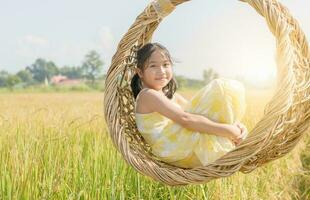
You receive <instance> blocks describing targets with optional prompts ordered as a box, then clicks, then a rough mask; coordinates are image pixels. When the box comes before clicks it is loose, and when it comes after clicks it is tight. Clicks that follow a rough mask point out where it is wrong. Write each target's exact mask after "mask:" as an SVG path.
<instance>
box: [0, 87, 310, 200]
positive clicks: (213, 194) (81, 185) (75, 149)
mask: <svg viewBox="0 0 310 200" xmlns="http://www.w3.org/2000/svg"><path fill="white" fill-rule="evenodd" d="M180 93H181V94H183V95H184V96H185V97H187V98H189V97H190V96H191V95H192V94H193V93H194V91H183V92H182V91H181V92H180ZM270 95H271V94H270V93H266V94H264V93H262V92H255V91H254V92H251V93H249V94H248V102H249V105H248V110H247V114H246V117H245V118H244V121H243V122H244V123H245V124H246V125H247V127H248V130H251V129H252V128H253V127H254V125H255V122H257V121H258V120H259V118H260V117H261V116H262V113H263V108H264V104H265V103H266V102H267V100H268V99H269V98H270V97H271V96H270ZM102 105H103V93H99V92H91V93H84V92H83V93H12V94H11V93H5V94H0V110H1V113H0V199H178V200H179V199H224V200H225V199H227V200H228V199H229V200H231V199H268V200H269V199H307V198H308V199H309V198H310V195H309V193H310V190H309V188H310V174H309V169H310V137H309V134H307V135H305V137H303V140H302V141H301V142H300V143H299V144H298V145H297V147H296V148H295V149H294V150H293V151H292V152H291V153H289V154H288V155H286V156H285V157H283V158H281V159H278V160H276V161H273V162H271V163H269V164H267V165H265V166H263V167H261V168H259V169H257V170H255V171H253V172H252V173H250V174H242V173H236V174H234V175H233V176H231V177H228V178H222V179H217V180H214V181H211V182H209V183H207V184H200V185H189V186H181V187H169V186H166V185H163V184H161V183H158V182H155V181H153V180H152V179H151V178H149V177H145V176H142V175H141V174H139V173H137V172H136V171H135V170H133V168H131V167H130V166H128V165H127V164H126V163H125V161H124V160H123V159H122V157H121V155H120V153H118V152H117V151H116V149H115V148H114V146H113V144H112V142H111V139H110V137H109V136H108V132H107V128H106V125H105V121H104V116H103V107H102Z"/></svg>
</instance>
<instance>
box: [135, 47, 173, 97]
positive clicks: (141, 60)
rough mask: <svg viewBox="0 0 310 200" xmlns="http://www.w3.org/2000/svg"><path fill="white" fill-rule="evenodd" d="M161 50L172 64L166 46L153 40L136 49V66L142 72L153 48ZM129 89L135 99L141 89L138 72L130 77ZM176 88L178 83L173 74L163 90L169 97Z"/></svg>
mask: <svg viewBox="0 0 310 200" xmlns="http://www.w3.org/2000/svg"><path fill="white" fill-rule="evenodd" d="M157 49H159V50H161V51H162V52H164V54H165V55H166V57H167V58H168V60H169V61H170V63H171V65H173V64H174V63H173V60H172V58H171V56H170V53H169V51H168V50H167V48H166V47H164V46H163V45H161V44H159V43H157V42H155V43H146V44H145V45H144V46H142V47H141V48H140V49H139V50H138V51H137V57H136V60H137V68H139V69H140V70H142V72H143V71H144V68H145V63H146V61H147V60H148V59H149V58H150V56H151V55H152V53H153V52H154V51H155V50H157ZM130 86H131V90H132V92H133V95H134V98H135V99H136V97H137V95H138V94H139V92H140V91H141V89H142V82H141V79H140V77H139V75H138V73H136V74H135V75H134V76H133V77H132V79H131V83H130ZM177 88H178V84H177V81H176V79H175V77H174V75H173V76H172V79H171V80H170V81H169V83H168V84H167V85H166V86H165V87H164V88H163V92H164V94H165V95H166V96H167V97H168V98H169V99H171V98H172V97H173V94H174V93H175V91H176V90H177Z"/></svg>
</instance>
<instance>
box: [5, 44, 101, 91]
mask: <svg viewBox="0 0 310 200" xmlns="http://www.w3.org/2000/svg"><path fill="white" fill-rule="evenodd" d="M103 65H104V62H103V61H102V60H101V58H100V55H99V54H98V53H97V52H96V51H94V50H92V51H90V52H88V53H87V54H86V55H85V57H84V60H83V62H82V64H81V66H63V67H58V66H57V65H56V64H55V63H54V62H53V61H47V60H45V59H43V58H38V59H36V60H35V62H34V63H33V64H31V65H30V66H27V67H25V69H23V70H20V71H18V72H17V73H16V74H10V73H8V72H7V71H4V70H2V71H0V87H8V88H10V89H12V88H13V87H14V86H15V85H17V84H21V85H23V86H30V85H37V84H44V83H45V84H48V83H49V82H50V80H51V78H52V77H53V76H55V75H63V76H66V77H68V78H70V79H84V80H86V81H88V82H89V83H90V84H91V85H92V84H94V83H95V81H96V80H97V79H100V78H102V77H103V75H102V74H101V71H102V67H103Z"/></svg>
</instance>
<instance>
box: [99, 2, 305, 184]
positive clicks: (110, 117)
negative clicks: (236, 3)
mask: <svg viewBox="0 0 310 200" xmlns="http://www.w3.org/2000/svg"><path fill="white" fill-rule="evenodd" d="M186 1H188V0H171V1H169V0H157V1H153V2H151V3H150V4H149V5H148V6H147V7H146V8H145V10H144V11H143V12H142V13H141V14H140V15H139V16H138V17H137V18H136V21H135V22H134V24H133V25H132V26H131V27H130V28H129V30H128V32H127V33H126V34H125V35H124V36H123V38H122V40H121V41H120V43H119V45H118V48H117V52H116V53H115V55H114V56H113V58H112V62H111V66H110V68H109V70H108V73H107V77H106V82H105V94H104V115H105V120H106V122H107V126H108V128H109V134H110V136H111V138H112V141H113V144H114V146H115V147H116V148H117V149H118V151H119V152H120V153H121V154H122V156H123V158H124V159H125V160H126V162H127V163H128V164H129V165H131V166H132V167H134V169H136V170H137V171H138V172H139V173H141V174H143V175H146V176H149V177H151V178H153V179H154V180H157V181H160V182H162V183H165V184H167V185H171V186H175V185H187V184H198V183H206V182H208V181H210V180H213V179H217V178H221V177H227V176H230V175H232V174H233V173H235V172H237V171H241V172H243V173H249V172H251V171H253V170H254V169H256V168H258V167H260V166H261V165H263V164H265V163H268V162H270V161H272V160H275V159H278V158H280V157H282V156H284V155H285V154H287V153H288V152H290V151H291V150H292V149H293V148H294V147H295V145H296V144H297V143H298V141H299V140H300V139H301V138H302V135H303V133H305V132H306V130H307V128H308V127H309V122H310V101H309V100H310V73H309V72H310V53H309V49H308V43H307V40H306V37H305V35H304V33H303V31H302V30H301V29H300V27H299V25H298V22H297V21H296V20H295V19H294V18H293V17H292V16H291V15H290V13H289V11H288V10H287V8H285V7H284V6H283V5H281V3H280V2H278V1H276V0H240V1H242V2H247V3H248V4H249V5H251V6H252V7H253V8H255V10H256V11H257V12H258V13H259V14H260V15H262V16H263V17H265V19H266V22H267V24H268V27H269V29H270V31H271V32H272V34H273V35H274V36H275V38H276V47H277V48H276V63H277V72H278V76H277V77H278V78H277V87H276V90H275V94H274V96H273V97H272V99H271V101H270V102H268V104H267V105H266V107H265V109H264V115H263V117H262V118H261V119H260V121H259V122H258V123H257V124H256V125H255V127H254V128H253V129H252V130H251V132H250V133H249V136H248V137H247V138H246V139H245V140H244V141H243V142H242V143H241V144H240V146H237V148H236V149H234V150H232V151H230V152H229V153H227V154H226V155H224V156H222V157H221V158H220V159H218V160H216V161H215V162H213V163H210V164H208V165H207V166H204V167H195V168H180V167H176V166H172V165H169V164H168V163H165V162H163V161H160V160H159V159H158V158H156V156H155V155H153V154H152V153H151V148H150V146H149V145H148V144H147V143H146V142H145V141H144V139H143V138H142V136H141V135H140V133H139V131H138V130H137V127H136V124H135V115H134V97H133V94H132V92H131V88H130V81H131V78H132V76H133V75H134V73H135V72H134V67H135V55H136V51H137V49H138V48H139V47H141V46H142V45H143V44H145V43H147V42H150V41H151V37H152V35H153V32H154V31H155V30H156V28H157V26H158V25H159V23H160V22H161V21H162V19H163V18H164V17H166V16H168V15H169V14H170V13H171V12H172V11H173V10H174V9H175V7H176V6H177V5H179V4H181V3H184V2H186Z"/></svg>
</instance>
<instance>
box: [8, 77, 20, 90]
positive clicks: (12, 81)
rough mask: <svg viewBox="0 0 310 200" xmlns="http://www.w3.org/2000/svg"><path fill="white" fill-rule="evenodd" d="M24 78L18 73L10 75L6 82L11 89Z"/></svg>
mask: <svg viewBox="0 0 310 200" xmlns="http://www.w3.org/2000/svg"><path fill="white" fill-rule="evenodd" d="M21 81H22V80H21V79H20V78H19V77H18V76H17V75H9V76H8V77H7V79H6V84H7V86H8V88H9V89H10V90H12V89H13V87H14V85H16V84H17V83H20V82H21Z"/></svg>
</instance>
